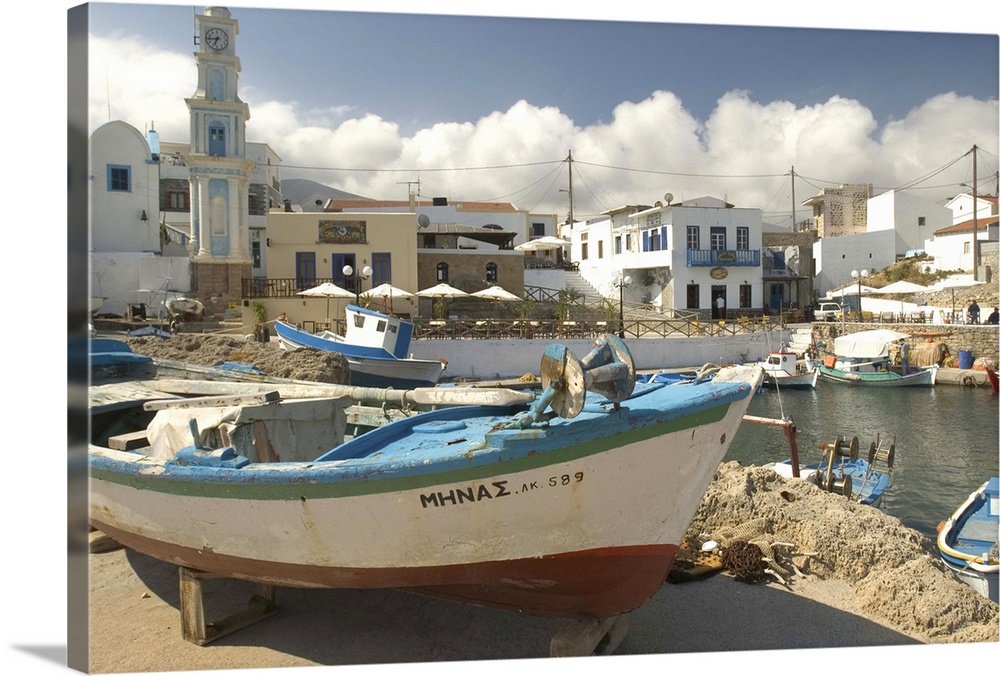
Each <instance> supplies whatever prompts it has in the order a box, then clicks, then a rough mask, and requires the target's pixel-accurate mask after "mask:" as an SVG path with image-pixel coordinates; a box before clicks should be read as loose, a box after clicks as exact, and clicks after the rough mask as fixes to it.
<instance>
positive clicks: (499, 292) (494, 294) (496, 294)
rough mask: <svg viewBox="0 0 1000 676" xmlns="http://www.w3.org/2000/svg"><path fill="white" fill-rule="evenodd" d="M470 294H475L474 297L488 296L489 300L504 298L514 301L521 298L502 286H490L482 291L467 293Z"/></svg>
mask: <svg viewBox="0 0 1000 676" xmlns="http://www.w3.org/2000/svg"><path fill="white" fill-rule="evenodd" d="M469 295H470V296H475V297H476V298H488V299H490V300H506V301H515V300H522V298H521V297H520V296H517V295H515V294H513V293H511V292H510V291H508V290H507V289H505V288H503V287H502V286H491V287H490V288H488V289H483V290H482V291H475V292H473V293H470V294H469Z"/></svg>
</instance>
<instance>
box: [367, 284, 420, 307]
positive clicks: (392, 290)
mask: <svg viewBox="0 0 1000 676" xmlns="http://www.w3.org/2000/svg"><path fill="white" fill-rule="evenodd" d="M362 295H363V296H382V297H383V298H387V299H388V300H389V303H388V308H389V312H392V299H393V298H413V294H412V293H410V292H409V291H406V290H405V289H400V288H399V287H397V286H393V285H392V284H389V283H388V282H384V283H382V284H379V285H378V286H376V287H373V288H372V289H370V290H368V291H365V292H364V293H363V294H362Z"/></svg>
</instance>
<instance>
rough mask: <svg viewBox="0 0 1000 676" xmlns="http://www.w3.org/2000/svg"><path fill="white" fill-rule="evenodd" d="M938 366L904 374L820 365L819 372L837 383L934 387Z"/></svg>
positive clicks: (871, 385) (826, 378) (870, 385)
mask: <svg viewBox="0 0 1000 676" xmlns="http://www.w3.org/2000/svg"><path fill="white" fill-rule="evenodd" d="M937 369H938V367H937V366H929V367H926V368H922V369H918V370H916V371H911V372H908V373H906V375H903V374H901V373H896V372H895V371H867V370H861V369H860V368H859V369H838V368H832V367H829V366H825V365H823V366H820V367H819V374H820V375H821V376H822V377H823V378H824V379H825V380H829V381H832V382H835V383H843V384H847V385H865V386H869V387H933V386H934V383H935V381H936V380H937Z"/></svg>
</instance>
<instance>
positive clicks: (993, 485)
mask: <svg viewBox="0 0 1000 676" xmlns="http://www.w3.org/2000/svg"><path fill="white" fill-rule="evenodd" d="M998 529H1000V479H998V478H997V477H990V479H988V480H987V481H986V482H985V483H983V484H982V485H981V486H979V487H978V488H977V489H976V490H974V491H972V493H971V494H970V495H969V497H968V498H966V500H965V501H964V502H963V503H962V504H961V505H959V506H958V508H957V509H956V510H955V512H954V513H953V514H952V515H951V517H949V519H948V520H947V521H945V522H944V523H943V524H941V525H940V526H938V536H937V547H938V551H939V552H940V553H941V560H942V561H944V564H945V565H946V566H948V568H950V569H951V570H952V571H954V573H955V575H957V576H958V578H959V579H960V580H962V581H963V582H964V583H966V584H967V585H969V586H970V587H972V588H973V589H975V590H976V591H977V592H979V593H980V594H982V595H983V596H985V597H986V598H988V599H990V600H991V601H993V602H994V603H997V602H998V570H1000V560H998V551H997V547H998V544H997V543H998Z"/></svg>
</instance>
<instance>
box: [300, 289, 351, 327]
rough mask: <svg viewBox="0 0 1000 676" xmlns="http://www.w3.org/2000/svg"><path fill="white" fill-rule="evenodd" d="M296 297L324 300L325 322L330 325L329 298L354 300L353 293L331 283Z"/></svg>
mask: <svg viewBox="0 0 1000 676" xmlns="http://www.w3.org/2000/svg"><path fill="white" fill-rule="evenodd" d="M295 295H296V296H308V297H311V298H316V297H320V298H326V322H327V324H329V323H330V299H331V298H354V292H353V291H348V290H347V289H344V288H341V287H339V286H337V285H336V284H334V283H333V282H323V283H322V284H320V285H319V286H314V287H312V288H311V289H306V290H305V291H299V292H298V293H297V294H295Z"/></svg>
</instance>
